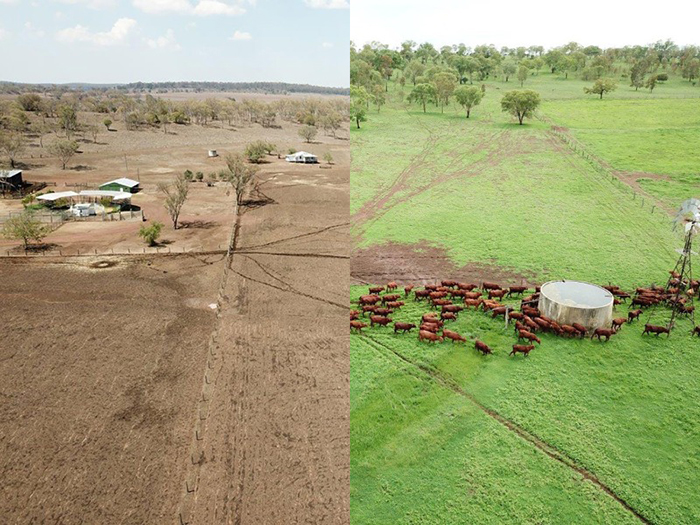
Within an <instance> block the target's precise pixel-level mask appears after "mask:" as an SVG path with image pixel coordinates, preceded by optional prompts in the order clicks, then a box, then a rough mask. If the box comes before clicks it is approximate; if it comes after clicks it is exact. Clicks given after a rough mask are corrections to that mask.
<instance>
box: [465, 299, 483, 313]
mask: <svg viewBox="0 0 700 525" xmlns="http://www.w3.org/2000/svg"><path fill="white" fill-rule="evenodd" d="M482 302H483V299H481V297H479V298H478V299H465V300H464V306H466V307H467V310H468V309H469V307H470V306H473V307H474V310H478V309H479V305H480V304H481V303H482Z"/></svg>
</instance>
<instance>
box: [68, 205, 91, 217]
mask: <svg viewBox="0 0 700 525" xmlns="http://www.w3.org/2000/svg"><path fill="white" fill-rule="evenodd" d="M70 211H71V213H72V214H73V215H75V216H76V217H90V216H91V215H97V212H96V211H95V205H94V204H85V203H82V204H73V206H71V209H70Z"/></svg>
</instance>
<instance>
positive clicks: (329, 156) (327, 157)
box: [323, 151, 333, 164]
mask: <svg viewBox="0 0 700 525" xmlns="http://www.w3.org/2000/svg"><path fill="white" fill-rule="evenodd" d="M323 160H325V161H326V162H327V163H328V164H333V155H332V154H331V152H330V151H327V152H326V153H325V154H324V155H323Z"/></svg>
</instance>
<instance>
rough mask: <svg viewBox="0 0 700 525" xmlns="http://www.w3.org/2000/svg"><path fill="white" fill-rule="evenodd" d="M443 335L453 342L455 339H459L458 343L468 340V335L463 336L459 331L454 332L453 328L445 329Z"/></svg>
mask: <svg viewBox="0 0 700 525" xmlns="http://www.w3.org/2000/svg"><path fill="white" fill-rule="evenodd" d="M442 336H443V337H446V338H447V339H449V340H450V341H452V342H453V343H454V342H455V341H457V342H458V343H459V342H462V343H466V342H467V339H466V337H463V336H461V335H459V334H458V333H457V332H453V331H452V330H443V331H442Z"/></svg>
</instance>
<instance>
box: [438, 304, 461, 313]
mask: <svg viewBox="0 0 700 525" xmlns="http://www.w3.org/2000/svg"><path fill="white" fill-rule="evenodd" d="M462 310H464V306H459V305H458V304H446V305H444V306H443V307H442V311H443V312H452V313H459V312H461V311H462Z"/></svg>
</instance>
